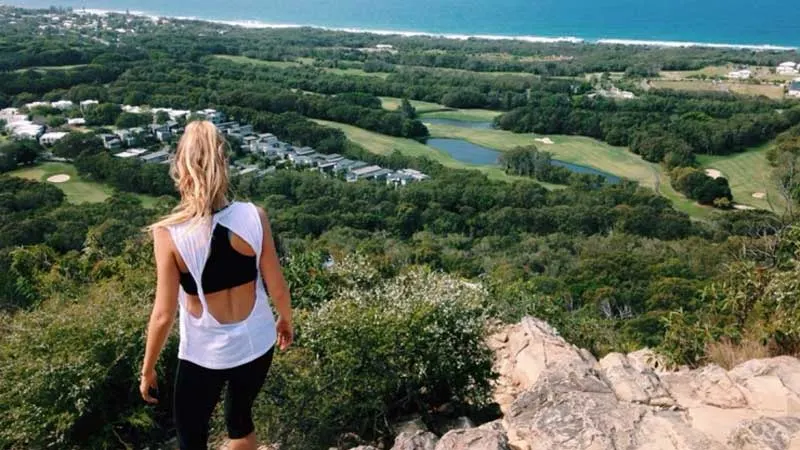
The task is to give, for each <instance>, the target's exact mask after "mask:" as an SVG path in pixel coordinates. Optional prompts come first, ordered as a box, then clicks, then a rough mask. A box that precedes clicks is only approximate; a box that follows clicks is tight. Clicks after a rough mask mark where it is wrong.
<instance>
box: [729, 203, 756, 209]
mask: <svg viewBox="0 0 800 450" xmlns="http://www.w3.org/2000/svg"><path fill="white" fill-rule="evenodd" d="M733 208H734V209H738V210H741V211H749V210H751V209H755V208H753V207H752V206H749V205H740V204H739V203H737V204H735V205H733Z"/></svg>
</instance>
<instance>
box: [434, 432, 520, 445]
mask: <svg viewBox="0 0 800 450" xmlns="http://www.w3.org/2000/svg"><path fill="white" fill-rule="evenodd" d="M436 450H509V447H508V439H507V438H506V436H505V434H503V433H502V432H499V431H496V430H490V429H486V428H483V429H481V428H471V429H468V430H452V431H449V432H447V434H445V435H444V436H442V439H440V440H439V443H438V444H436Z"/></svg>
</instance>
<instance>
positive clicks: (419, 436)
mask: <svg viewBox="0 0 800 450" xmlns="http://www.w3.org/2000/svg"><path fill="white" fill-rule="evenodd" d="M438 440H439V439H438V438H437V437H436V435H435V434H433V433H431V432H429V431H414V432H405V433H400V434H399V435H397V437H396V438H395V440H394V446H393V447H392V450H434V449H435V448H436V442H437V441H438Z"/></svg>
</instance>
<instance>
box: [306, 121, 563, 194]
mask: <svg viewBox="0 0 800 450" xmlns="http://www.w3.org/2000/svg"><path fill="white" fill-rule="evenodd" d="M312 120H314V122H316V123H318V124H320V125H325V126H328V127H334V128H338V129H340V130H342V131H343V132H344V134H345V135H346V136H347V138H348V139H349V140H351V141H352V142H354V143H356V144H358V145H360V146H361V147H364V148H365V149H367V150H368V151H370V152H372V153H377V154H379V155H388V154H390V153H392V152H393V151H395V150H397V151H399V152H401V153H403V154H406V155H409V156H424V157H427V158H430V159H432V160H434V161H437V162H439V163H440V164H442V165H443V166H446V167H452V168H455V169H472V170H479V171H481V172H483V173H485V174H486V175H487V176H488V177H489V178H490V179H493V180H504V181H510V180H518V179H524V178H522V177H516V176H510V175H506V173H505V172H503V170H502V169H500V168H499V167H492V166H481V165H472V164H466V163H463V162H461V161H458V160H456V159H454V158H453V157H452V156H450V155H448V154H447V153H446V152H443V151H440V150H437V149H435V148H433V147H430V146H427V145H425V144H422V143H419V142H417V141H415V140H413V139H405V138H398V137H393V136H387V135H385V134H380V133H374V132H372V131H368V130H365V129H363V128H358V127H354V126H352V125H346V124H343V123H338V122H329V121H326V120H318V119H312ZM540 184H542V185H543V186H545V187H547V188H549V189H558V188H563V186H557V185H553V184H549V183H540Z"/></svg>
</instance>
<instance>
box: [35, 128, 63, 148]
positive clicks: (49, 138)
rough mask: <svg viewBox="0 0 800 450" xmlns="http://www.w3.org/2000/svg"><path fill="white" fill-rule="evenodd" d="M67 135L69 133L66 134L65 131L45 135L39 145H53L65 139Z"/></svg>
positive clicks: (40, 139) (40, 138)
mask: <svg viewBox="0 0 800 450" xmlns="http://www.w3.org/2000/svg"><path fill="white" fill-rule="evenodd" d="M66 135H67V133H64V132H63V131H53V132H50V133H45V134H43V135H41V136H40V137H39V143H40V144H42V145H53V144H55V143H56V142H58V141H60V140H61V139H63V138H64V136H66Z"/></svg>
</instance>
